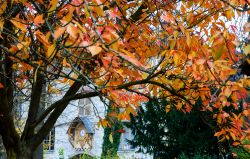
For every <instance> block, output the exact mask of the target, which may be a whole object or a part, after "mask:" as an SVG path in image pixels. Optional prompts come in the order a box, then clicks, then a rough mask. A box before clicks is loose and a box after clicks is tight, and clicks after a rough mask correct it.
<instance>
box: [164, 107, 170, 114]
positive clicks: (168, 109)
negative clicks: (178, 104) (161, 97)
mask: <svg viewBox="0 0 250 159" xmlns="http://www.w3.org/2000/svg"><path fill="white" fill-rule="evenodd" d="M170 108H171V106H170V105H167V106H166V108H165V110H166V112H167V113H168V112H170V110H171V109H170Z"/></svg>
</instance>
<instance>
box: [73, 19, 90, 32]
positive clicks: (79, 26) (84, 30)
mask: <svg viewBox="0 0 250 159" xmlns="http://www.w3.org/2000/svg"><path fill="white" fill-rule="evenodd" d="M73 22H74V23H75V24H76V25H77V27H78V28H79V29H80V30H81V32H82V33H86V32H87V31H86V29H85V28H83V27H82V26H81V25H80V24H79V23H78V22H77V21H73Z"/></svg>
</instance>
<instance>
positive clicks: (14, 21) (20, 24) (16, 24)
mask: <svg viewBox="0 0 250 159" xmlns="http://www.w3.org/2000/svg"><path fill="white" fill-rule="evenodd" d="M10 21H11V23H13V24H14V25H15V27H17V28H19V29H21V30H22V31H23V32H27V29H26V25H25V24H23V23H21V22H19V21H17V20H16V19H13V20H10Z"/></svg>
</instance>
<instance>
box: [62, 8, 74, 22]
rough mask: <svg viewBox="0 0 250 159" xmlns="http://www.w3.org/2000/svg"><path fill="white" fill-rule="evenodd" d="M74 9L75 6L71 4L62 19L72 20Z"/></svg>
mask: <svg viewBox="0 0 250 159" xmlns="http://www.w3.org/2000/svg"><path fill="white" fill-rule="evenodd" d="M74 10H75V8H74V7H73V6H70V7H69V11H68V13H67V14H66V16H65V17H64V18H63V19H64V20H66V21H67V22H70V21H71V20H72V16H73V12H74Z"/></svg>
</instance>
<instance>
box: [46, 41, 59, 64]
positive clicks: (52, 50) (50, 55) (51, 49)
mask: <svg viewBox="0 0 250 159" xmlns="http://www.w3.org/2000/svg"><path fill="white" fill-rule="evenodd" d="M55 49H56V44H53V45H50V46H49V48H48V50H47V52H46V53H45V56H46V58H48V60H50V59H52V58H53V57H54V54H55V52H56V51H55Z"/></svg>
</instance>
